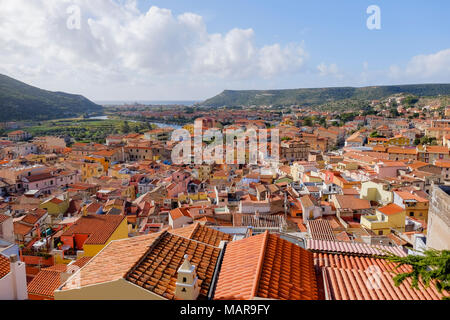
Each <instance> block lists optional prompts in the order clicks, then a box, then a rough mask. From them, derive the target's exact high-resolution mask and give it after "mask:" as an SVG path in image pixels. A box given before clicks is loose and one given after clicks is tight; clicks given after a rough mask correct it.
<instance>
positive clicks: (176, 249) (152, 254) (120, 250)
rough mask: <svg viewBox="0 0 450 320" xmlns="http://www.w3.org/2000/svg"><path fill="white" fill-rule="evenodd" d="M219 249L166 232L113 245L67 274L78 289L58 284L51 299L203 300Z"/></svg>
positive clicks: (209, 290)
mask: <svg viewBox="0 0 450 320" xmlns="http://www.w3.org/2000/svg"><path fill="white" fill-rule="evenodd" d="M221 251H222V249H221V248H220V247H216V246H213V245H210V244H206V243H203V242H200V241H196V240H191V239H187V238H185V237H181V236H178V235H175V234H171V233H169V232H167V231H163V232H159V233H152V234H149V235H143V236H138V237H134V238H129V239H122V240H117V241H113V242H111V243H110V244H109V245H107V246H106V247H105V249H103V250H102V251H101V252H100V253H99V254H98V255H96V256H95V257H94V258H93V259H92V260H91V261H90V262H89V263H88V264H86V265H85V266H84V267H83V268H81V269H80V270H79V271H77V272H76V273H75V274H74V275H73V276H72V277H74V278H78V279H80V281H79V283H78V286H77V287H76V288H73V287H71V286H68V285H67V283H66V284H64V285H62V286H61V287H60V288H58V290H56V291H55V293H54V296H55V300H86V299H88V300H174V299H178V300H197V299H206V298H208V297H209V296H210V294H211V292H212V288H213V287H214V281H215V279H216V277H215V276H214V275H215V271H216V269H217V264H218V261H219V256H220V255H221ZM110 266H114V267H113V268H111V267H110ZM69 280H71V279H69Z"/></svg>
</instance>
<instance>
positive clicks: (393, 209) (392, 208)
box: [378, 203, 404, 216]
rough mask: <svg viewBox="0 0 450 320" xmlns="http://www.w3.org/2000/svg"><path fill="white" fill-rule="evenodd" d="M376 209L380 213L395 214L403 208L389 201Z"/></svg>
mask: <svg viewBox="0 0 450 320" xmlns="http://www.w3.org/2000/svg"><path fill="white" fill-rule="evenodd" d="M378 211H380V212H381V213H383V214H385V215H388V216H390V215H393V214H397V213H400V212H403V211H404V209H403V208H402V207H400V206H398V205H396V204H395V203H391V204H388V205H387V206H384V207H381V208H378Z"/></svg>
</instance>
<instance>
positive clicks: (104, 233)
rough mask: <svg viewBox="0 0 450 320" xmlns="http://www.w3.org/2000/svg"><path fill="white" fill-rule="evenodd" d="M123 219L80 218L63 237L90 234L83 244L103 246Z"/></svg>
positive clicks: (109, 216)
mask: <svg viewBox="0 0 450 320" xmlns="http://www.w3.org/2000/svg"><path fill="white" fill-rule="evenodd" d="M124 219H126V217H125V216H115V215H106V216H102V215H90V216H85V217H81V218H80V219H78V220H77V221H76V222H75V223H74V224H73V225H72V226H71V227H70V228H69V229H67V231H66V232H64V233H63V236H73V235H75V234H90V236H89V238H88V239H87V240H86V242H85V244H105V243H106V241H108V239H109V238H110V237H111V235H112V234H113V233H114V231H116V229H117V228H118V227H119V225H120V224H121V223H122V221H123V220H124Z"/></svg>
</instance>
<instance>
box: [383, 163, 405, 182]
mask: <svg viewBox="0 0 450 320" xmlns="http://www.w3.org/2000/svg"><path fill="white" fill-rule="evenodd" d="M407 168H408V167H407V166H406V164H405V163H404V162H400V161H383V162H379V163H377V164H376V165H375V172H376V173H377V175H378V178H379V179H383V178H386V177H396V176H398V172H399V170H406V169H407Z"/></svg>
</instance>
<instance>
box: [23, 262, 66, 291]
mask: <svg viewBox="0 0 450 320" xmlns="http://www.w3.org/2000/svg"><path fill="white" fill-rule="evenodd" d="M61 273H62V271H60V270H56V268H54V269H48V270H45V269H44V270H41V271H40V272H39V273H38V274H37V275H36V276H35V277H34V278H33V280H32V281H31V282H30V283H29V284H28V294H32V295H39V296H43V297H47V298H53V297H54V291H55V290H56V289H58V287H59V286H60V285H61Z"/></svg>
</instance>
